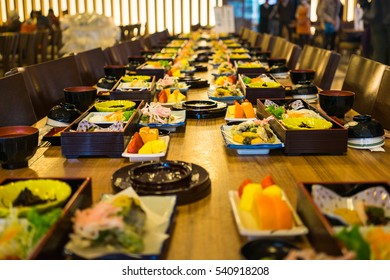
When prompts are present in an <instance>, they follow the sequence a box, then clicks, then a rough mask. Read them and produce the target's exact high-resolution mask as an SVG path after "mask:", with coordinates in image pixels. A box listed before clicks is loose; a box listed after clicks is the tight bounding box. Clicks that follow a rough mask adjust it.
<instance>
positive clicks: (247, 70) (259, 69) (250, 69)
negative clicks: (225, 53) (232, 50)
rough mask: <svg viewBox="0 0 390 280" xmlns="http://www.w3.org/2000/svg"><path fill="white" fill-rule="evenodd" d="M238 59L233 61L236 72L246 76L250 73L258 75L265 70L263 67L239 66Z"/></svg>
mask: <svg viewBox="0 0 390 280" xmlns="http://www.w3.org/2000/svg"><path fill="white" fill-rule="evenodd" d="M239 63H240V61H235V62H234V66H235V67H236V69H237V74H245V75H247V76H249V75H252V76H256V75H260V74H264V73H266V72H267V69H266V68H265V67H240V66H239Z"/></svg>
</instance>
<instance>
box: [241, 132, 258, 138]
mask: <svg viewBox="0 0 390 280" xmlns="http://www.w3.org/2000/svg"><path fill="white" fill-rule="evenodd" d="M242 136H243V137H249V138H257V137H259V135H258V134H257V133H256V132H250V131H245V132H243V133H242Z"/></svg>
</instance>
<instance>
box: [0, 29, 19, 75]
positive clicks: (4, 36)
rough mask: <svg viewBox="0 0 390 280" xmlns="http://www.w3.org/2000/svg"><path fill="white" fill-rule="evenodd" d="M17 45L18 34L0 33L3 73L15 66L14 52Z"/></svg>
mask: <svg viewBox="0 0 390 280" xmlns="http://www.w3.org/2000/svg"><path fill="white" fill-rule="evenodd" d="M18 45H19V34H18V33H16V32H6V33H1V34H0V55H1V61H2V67H3V73H5V72H7V71H9V70H10V69H11V68H13V67H14V66H15V60H16V52H17V49H18Z"/></svg>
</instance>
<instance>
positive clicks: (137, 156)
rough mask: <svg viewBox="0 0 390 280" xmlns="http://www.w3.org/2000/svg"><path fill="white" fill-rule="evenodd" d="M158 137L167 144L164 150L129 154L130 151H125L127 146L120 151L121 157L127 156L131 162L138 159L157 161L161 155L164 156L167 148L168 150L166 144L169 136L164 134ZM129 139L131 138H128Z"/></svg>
mask: <svg viewBox="0 0 390 280" xmlns="http://www.w3.org/2000/svg"><path fill="white" fill-rule="evenodd" d="M158 139H160V140H164V141H165V143H166V144H167V148H166V150H165V151H163V152H162V153H158V154H131V153H128V152H126V150H127V147H126V149H125V151H124V152H123V153H122V156H123V157H127V158H129V160H130V161H131V162H138V161H153V160H155V161H157V160H159V159H160V158H161V157H164V156H165V155H166V153H167V150H168V144H169V136H168V135H166V136H160V137H158ZM130 141H131V140H130Z"/></svg>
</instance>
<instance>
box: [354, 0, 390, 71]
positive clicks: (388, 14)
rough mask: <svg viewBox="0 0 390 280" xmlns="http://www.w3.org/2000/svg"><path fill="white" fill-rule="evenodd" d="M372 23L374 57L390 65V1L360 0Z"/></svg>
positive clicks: (365, 14)
mask: <svg viewBox="0 0 390 280" xmlns="http://www.w3.org/2000/svg"><path fill="white" fill-rule="evenodd" d="M359 4H360V6H361V7H362V8H363V10H364V19H365V20H367V21H368V23H369V25H370V31H371V32H370V33H371V43H372V48H373V54H372V59H373V60H376V61H378V62H380V63H383V64H387V65H390V1H389V0H371V1H368V0H359Z"/></svg>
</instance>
